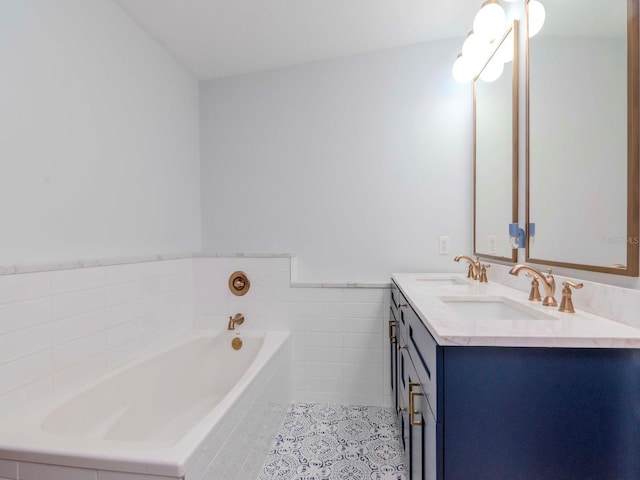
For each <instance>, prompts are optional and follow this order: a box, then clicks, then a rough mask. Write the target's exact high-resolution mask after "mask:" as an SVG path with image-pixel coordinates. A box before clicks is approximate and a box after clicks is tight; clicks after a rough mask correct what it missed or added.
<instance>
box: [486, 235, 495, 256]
mask: <svg viewBox="0 0 640 480" xmlns="http://www.w3.org/2000/svg"><path fill="white" fill-rule="evenodd" d="M487 242H488V243H487V244H488V247H489V253H490V254H495V253H496V236H495V235H489V236H488V237H487Z"/></svg>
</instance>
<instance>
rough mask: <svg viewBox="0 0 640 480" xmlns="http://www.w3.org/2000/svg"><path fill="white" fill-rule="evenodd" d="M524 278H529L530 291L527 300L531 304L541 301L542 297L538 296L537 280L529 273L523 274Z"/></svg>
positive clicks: (538, 283)
mask: <svg viewBox="0 0 640 480" xmlns="http://www.w3.org/2000/svg"><path fill="white" fill-rule="evenodd" d="M524 274H525V276H527V277H531V278H532V280H531V291H530V292H529V300H530V301H532V302H539V301H540V300H542V296H541V295H540V282H538V279H537V278H536V277H534V276H533V275H531V274H530V273H529V272H524Z"/></svg>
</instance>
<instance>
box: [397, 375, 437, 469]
mask: <svg viewBox="0 0 640 480" xmlns="http://www.w3.org/2000/svg"><path fill="white" fill-rule="evenodd" d="M406 394H407V417H408V419H407V423H408V430H409V432H408V437H409V445H408V450H409V454H408V457H409V458H408V462H407V463H406V468H407V472H408V475H407V476H408V478H409V479H411V480H442V478H443V473H442V472H443V467H442V461H443V458H442V454H441V453H442V440H443V439H442V424H437V423H436V421H435V418H434V416H433V413H432V409H431V408H430V407H429V403H428V400H427V396H426V395H425V390H424V388H423V385H422V384H421V383H420V381H419V379H418V375H417V372H416V370H415V368H414V366H413V364H411V363H410V364H409V366H408V368H407V390H406Z"/></svg>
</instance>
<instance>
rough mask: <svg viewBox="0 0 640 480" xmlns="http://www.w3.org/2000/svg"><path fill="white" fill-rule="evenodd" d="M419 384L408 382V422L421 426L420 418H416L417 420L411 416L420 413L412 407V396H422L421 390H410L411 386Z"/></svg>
mask: <svg viewBox="0 0 640 480" xmlns="http://www.w3.org/2000/svg"><path fill="white" fill-rule="evenodd" d="M419 386H420V384H419V383H417V382H410V383H409V423H410V424H411V425H413V426H414V427H421V426H422V422H421V421H420V420H418V421H417V422H416V421H415V420H414V418H413V416H414V415H416V414H418V413H420V412H416V410H415V408H414V402H415V400H414V398H415V397H417V396H422V392H414V391H412V389H413V387H419Z"/></svg>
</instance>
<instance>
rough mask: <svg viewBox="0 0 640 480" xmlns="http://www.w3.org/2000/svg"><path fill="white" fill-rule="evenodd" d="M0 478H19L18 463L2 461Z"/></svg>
mask: <svg viewBox="0 0 640 480" xmlns="http://www.w3.org/2000/svg"><path fill="white" fill-rule="evenodd" d="M0 477H2V478H5V479H11V480H15V479H17V478H18V462H13V461H11V460H0Z"/></svg>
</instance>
